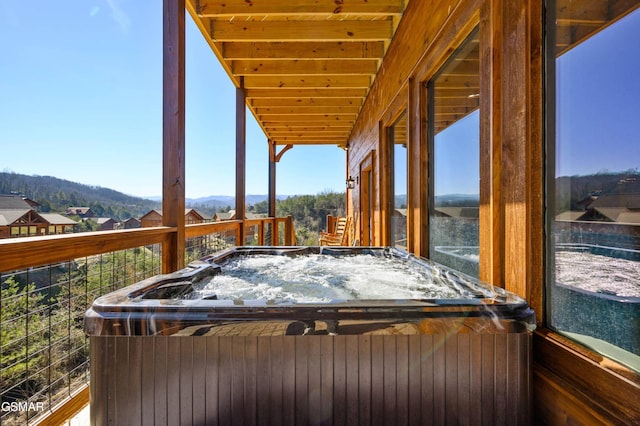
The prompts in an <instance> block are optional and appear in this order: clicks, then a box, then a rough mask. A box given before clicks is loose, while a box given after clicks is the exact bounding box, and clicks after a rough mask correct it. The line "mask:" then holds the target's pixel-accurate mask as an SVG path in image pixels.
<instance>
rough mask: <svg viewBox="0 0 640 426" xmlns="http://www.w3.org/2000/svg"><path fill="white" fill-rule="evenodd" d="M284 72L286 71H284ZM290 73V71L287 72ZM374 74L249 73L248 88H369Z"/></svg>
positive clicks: (245, 81)
mask: <svg viewBox="0 0 640 426" xmlns="http://www.w3.org/2000/svg"><path fill="white" fill-rule="evenodd" d="M283 74H284V73H283ZM287 74H289V72H287ZM372 78H373V77H372V74H369V73H365V74H352V75H308V74H307V75H302V73H300V74H295V75H247V74H245V80H244V87H245V88H246V89H296V88H298V89H299V88H306V89H310V88H319V89H327V88H341V87H346V88H354V87H355V88H358V87H359V88H363V89H367V88H369V85H370V84H371V79H372Z"/></svg>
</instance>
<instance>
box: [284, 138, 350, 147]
mask: <svg viewBox="0 0 640 426" xmlns="http://www.w3.org/2000/svg"><path fill="white" fill-rule="evenodd" d="M273 143H275V144H276V145H289V144H291V143H292V142H291V141H288V142H287V141H278V140H277V139H274V140H273ZM346 143H347V140H346V139H345V140H343V141H340V142H336V141H326V142H322V141H304V140H300V141H296V142H294V145H336V146H344V145H345V144H346Z"/></svg>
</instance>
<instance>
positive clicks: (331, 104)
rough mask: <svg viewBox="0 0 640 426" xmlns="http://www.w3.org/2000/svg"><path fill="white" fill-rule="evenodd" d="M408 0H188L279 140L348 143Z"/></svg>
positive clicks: (249, 103)
mask: <svg viewBox="0 0 640 426" xmlns="http://www.w3.org/2000/svg"><path fill="white" fill-rule="evenodd" d="M408 2H409V0H349V1H344V0H339V1H338V0H314V1H308V0H305V1H300V0H293V1H292V0H268V1H267V0H253V1H249V0H187V1H186V4H187V10H188V12H189V14H190V15H191V17H192V18H193V20H194V22H195V23H196V25H197V26H198V28H199V29H200V31H201V32H202V34H203V36H204V37H205V38H206V40H207V42H208V43H209V45H210V46H211V48H212V50H213V51H214V53H215V54H216V56H217V57H218V59H219V61H220V62H221V64H222V65H223V67H224V69H225V70H226V72H227V74H228V75H229V77H230V78H231V80H232V81H233V84H234V85H235V86H236V87H241V86H242V87H244V89H245V91H246V99H247V101H246V102H247V106H248V108H249V109H250V111H251V113H252V114H253V115H254V117H255V118H256V120H257V122H258V124H259V125H260V127H261V128H262V130H263V131H264V133H265V135H266V137H267V138H268V139H269V140H270V141H272V142H273V143H275V144H276V145H289V144H333V145H338V146H342V147H344V146H345V145H346V143H347V141H348V139H349V135H350V133H351V130H352V128H353V125H354V123H355V121H356V118H357V117H358V114H359V112H360V109H361V107H362V104H363V103H364V99H365V98H366V96H367V94H368V92H369V88H370V87H371V85H372V84H373V81H374V79H375V77H376V74H377V72H378V69H379V68H380V65H381V63H382V59H383V57H384V55H385V53H386V51H387V48H388V47H389V44H390V42H391V39H392V38H393V35H394V33H395V31H396V29H397V27H398V23H399V21H400V18H401V17H402V13H403V12H404V10H405V7H406V4H407V3H408Z"/></svg>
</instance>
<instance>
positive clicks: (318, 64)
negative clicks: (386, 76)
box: [231, 59, 378, 76]
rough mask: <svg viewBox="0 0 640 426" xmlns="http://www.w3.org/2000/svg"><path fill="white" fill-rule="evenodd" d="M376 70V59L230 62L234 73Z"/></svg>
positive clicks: (326, 72)
mask: <svg viewBox="0 0 640 426" xmlns="http://www.w3.org/2000/svg"><path fill="white" fill-rule="evenodd" d="M377 70H378V61H376V60H373V59H368V60H362V59H361V60H347V59H344V60H341V61H327V60H322V59H317V60H300V61H294V60H284V61H260V60H237V61H233V62H232V63H231V71H232V72H233V74H234V75H298V76H299V75H317V74H330V75H350V74H364V75H374V74H375V73H376V71H377Z"/></svg>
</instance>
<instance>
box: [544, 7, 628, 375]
mask: <svg viewBox="0 0 640 426" xmlns="http://www.w3.org/2000/svg"><path fill="white" fill-rule="evenodd" d="M621 5H622V6H621ZM630 5H632V6H630ZM639 5H640V2H623V3H620V2H618V1H602V2H592V1H585V0H576V1H573V2H571V3H568V2H567V1H560V0H558V1H557V4H556V7H555V14H556V16H555V20H552V21H551V22H555V25H554V26H553V27H554V28H552V29H551V30H552V32H551V34H552V35H553V36H555V40H550V42H551V43H553V44H551V45H552V46H554V47H553V50H554V51H553V53H552V56H555V58H552V60H551V70H550V74H549V80H550V81H549V84H550V87H551V90H552V91H551V93H550V94H549V95H550V96H549V98H550V99H549V103H550V108H549V110H550V111H553V110H555V114H554V115H553V116H550V117H548V119H549V120H550V123H551V126H550V127H551V129H552V130H555V131H554V133H553V134H550V135H548V140H549V145H550V150H549V151H550V152H551V153H552V155H553V154H555V161H554V160H553V159H551V161H550V164H548V166H549V167H550V168H551V169H552V172H551V175H550V177H551V179H550V180H549V184H550V187H549V188H548V201H549V203H548V204H549V205H550V206H551V209H550V212H549V216H550V218H549V219H550V220H549V223H550V226H551V238H552V239H551V241H550V242H549V246H550V256H549V261H550V262H549V264H550V265H551V268H550V278H551V279H550V284H549V286H548V295H549V297H548V298H547V305H548V311H549V314H548V317H547V321H548V325H549V326H550V327H552V328H555V329H556V330H558V331H560V332H563V333H564V334H566V335H568V336H569V337H572V338H574V339H576V340H578V341H580V342H581V343H582V344H584V345H586V346H588V347H591V348H592V349H593V350H595V351H598V352H601V353H603V354H605V355H607V356H609V357H612V358H615V359H618V360H619V361H621V362H623V363H625V364H627V365H629V366H630V367H631V368H634V369H636V370H640V171H639V170H640V140H639V138H638V135H640V120H638V118H639V117H640V99H639V96H640V78H639V77H638V73H637V70H638V69H640V11H639V10H638V7H639ZM596 6H597V7H596ZM553 30H555V31H553ZM554 76H555V77H554ZM553 91H555V97H554V96H553ZM554 121H555V126H554V125H553V124H552V123H553V122H554Z"/></svg>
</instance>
